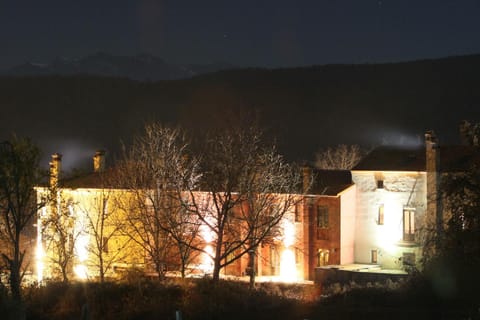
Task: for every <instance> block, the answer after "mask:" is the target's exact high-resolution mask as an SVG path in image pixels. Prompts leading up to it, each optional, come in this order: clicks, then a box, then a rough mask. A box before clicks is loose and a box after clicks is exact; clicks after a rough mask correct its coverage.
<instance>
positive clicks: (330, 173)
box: [308, 169, 353, 196]
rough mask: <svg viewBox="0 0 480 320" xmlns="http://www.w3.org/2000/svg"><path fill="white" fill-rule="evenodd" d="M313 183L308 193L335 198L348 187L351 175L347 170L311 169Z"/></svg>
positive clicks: (350, 183) (350, 182)
mask: <svg viewBox="0 0 480 320" xmlns="http://www.w3.org/2000/svg"><path fill="white" fill-rule="evenodd" d="M312 173H313V183H312V186H311V188H310V191H309V192H308V193H310V194H321V195H329V196H336V195H337V194H339V193H340V192H342V191H343V190H345V189H347V188H348V187H350V186H351V185H352V184H353V183H352V174H351V173H350V171H349V170H320V169H313V172H312Z"/></svg>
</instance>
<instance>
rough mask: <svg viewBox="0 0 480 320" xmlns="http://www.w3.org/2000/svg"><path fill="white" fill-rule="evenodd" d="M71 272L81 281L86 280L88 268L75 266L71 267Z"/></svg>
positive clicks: (81, 265) (79, 265) (80, 265)
mask: <svg viewBox="0 0 480 320" xmlns="http://www.w3.org/2000/svg"><path fill="white" fill-rule="evenodd" d="M73 272H74V273H75V275H76V276H77V277H78V278H79V279H81V280H86V279H88V268H87V267H86V266H85V265H83V264H77V265H76V266H75V267H73Z"/></svg>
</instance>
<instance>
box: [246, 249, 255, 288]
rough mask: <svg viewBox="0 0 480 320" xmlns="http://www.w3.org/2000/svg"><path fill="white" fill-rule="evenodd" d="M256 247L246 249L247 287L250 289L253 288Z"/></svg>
mask: <svg viewBox="0 0 480 320" xmlns="http://www.w3.org/2000/svg"><path fill="white" fill-rule="evenodd" d="M256 254H257V253H256V249H250V250H249V251H248V273H249V274H248V275H249V277H250V283H249V287H250V289H253V288H255V276H256V273H255V256H256Z"/></svg>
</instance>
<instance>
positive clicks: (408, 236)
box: [403, 208, 415, 241]
mask: <svg viewBox="0 0 480 320" xmlns="http://www.w3.org/2000/svg"><path fill="white" fill-rule="evenodd" d="M403 240H404V241H414V240H415V209H411V208H405V209H403Z"/></svg>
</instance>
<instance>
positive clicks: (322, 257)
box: [317, 249, 330, 267]
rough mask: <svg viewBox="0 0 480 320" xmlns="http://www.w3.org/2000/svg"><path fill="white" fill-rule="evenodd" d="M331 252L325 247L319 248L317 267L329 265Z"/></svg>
mask: <svg viewBox="0 0 480 320" xmlns="http://www.w3.org/2000/svg"><path fill="white" fill-rule="evenodd" d="M329 255H330V252H329V251H328V250H325V249H319V250H318V253H317V267H323V266H326V265H328V258H329Z"/></svg>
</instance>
